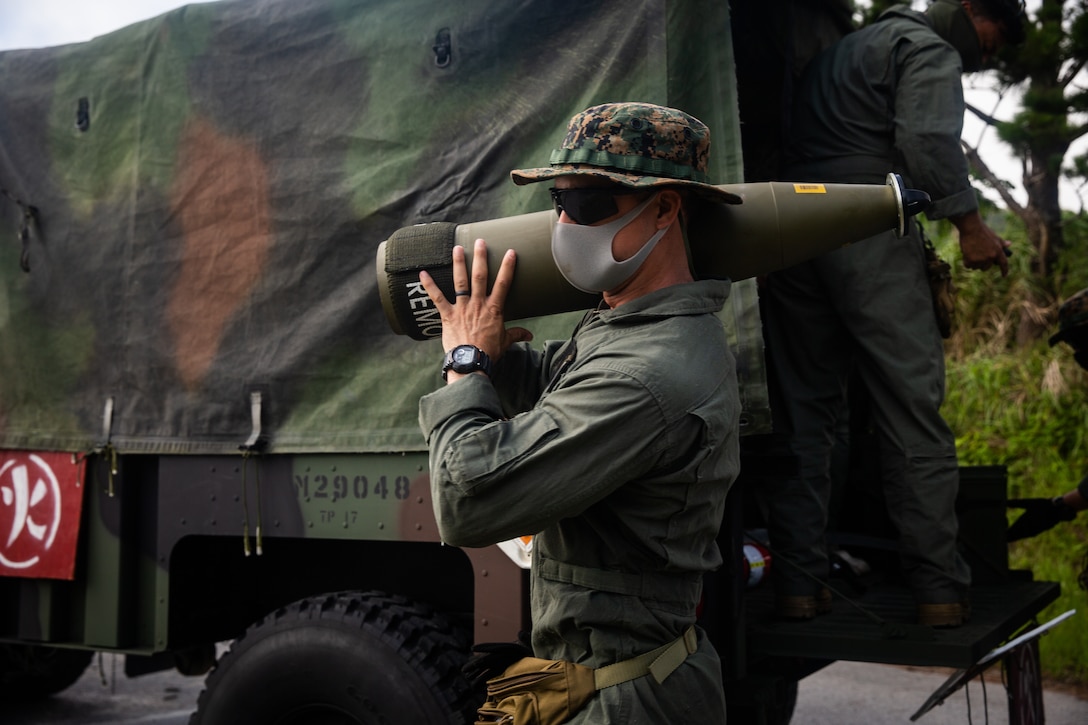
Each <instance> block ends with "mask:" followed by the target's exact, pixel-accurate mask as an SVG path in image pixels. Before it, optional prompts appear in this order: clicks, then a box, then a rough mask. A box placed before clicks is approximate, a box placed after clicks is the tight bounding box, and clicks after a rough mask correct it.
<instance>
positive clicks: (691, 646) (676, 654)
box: [593, 624, 699, 690]
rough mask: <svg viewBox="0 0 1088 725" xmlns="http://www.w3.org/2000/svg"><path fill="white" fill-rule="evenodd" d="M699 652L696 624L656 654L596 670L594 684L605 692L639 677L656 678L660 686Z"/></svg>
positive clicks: (660, 648)
mask: <svg viewBox="0 0 1088 725" xmlns="http://www.w3.org/2000/svg"><path fill="white" fill-rule="evenodd" d="M697 649H699V637H698V635H697V634H696V633H695V625H694V624H693V625H691V626H690V627H688V628H687V629H685V630H684V633H683V634H682V635H680V636H679V637H677V638H676V639H675V640H673V641H672V642H669V643H668V644H666V645H663V646H661V647H658V648H657V649H655V650H654V651H652V652H647V653H645V654H641V655H639V656H638V657H632V658H631V659H629V660H624V661H623V662H616V663H615V664H611V665H608V666H606V667H600V668H598V669H596V670H594V671H593V684H594V685H596V687H597V689H598V690H603V689H604V688H606V687H613V686H615V685H619V684H621V683H624V682H630V681H631V680H637V679H638V678H639V677H645V676H646V675H653V677H654V679H655V680H657V683H658V684H659V685H660V684H661V683H662V682H664V681H665V678H666V677H668V676H669V675H671V674H672V673H673V672H674V671H675V670H676V668H677V667H679V666H680V665H682V664H683V663H684V660H686V659H687V658H688V655H691V654H694V653H695V650H697Z"/></svg>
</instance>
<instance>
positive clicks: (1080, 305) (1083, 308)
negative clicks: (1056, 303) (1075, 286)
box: [1050, 288, 1088, 345]
mask: <svg viewBox="0 0 1088 725" xmlns="http://www.w3.org/2000/svg"><path fill="white" fill-rule="evenodd" d="M1085 326H1088V288H1086V289H1082V290H1081V291H1080V292H1076V293H1074V294H1073V296H1072V297H1070V298H1069V299H1067V300H1066V301H1065V302H1063V303H1062V306H1061V307H1059V308H1058V331H1057V332H1056V333H1054V334H1053V335H1051V337H1050V344H1051V345H1056V344H1058V343H1059V342H1062V341H1063V340H1066V339H1068V337H1069V336H1070V334H1072V332H1073V330H1075V329H1078V328H1081V327H1085Z"/></svg>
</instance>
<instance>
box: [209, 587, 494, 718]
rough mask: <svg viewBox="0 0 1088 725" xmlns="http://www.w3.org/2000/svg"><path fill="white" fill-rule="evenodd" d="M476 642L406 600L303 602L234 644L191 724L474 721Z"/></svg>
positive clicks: (356, 597) (353, 596)
mask: <svg viewBox="0 0 1088 725" xmlns="http://www.w3.org/2000/svg"><path fill="white" fill-rule="evenodd" d="M470 645H471V640H470V637H469V635H468V632H467V631H465V630H464V629H463V628H460V627H452V626H451V625H450V623H449V621H448V620H446V618H445V617H443V616H441V615H440V614H438V613H436V612H434V611H433V610H431V609H430V608H429V607H426V606H424V605H421V604H418V603H413V602H409V601H408V600H406V599H404V598H401V597H395V596H389V595H386V594H382V593H380V592H367V593H365V594H364V593H358V592H341V593H335V594H328V595H322V596H316V597H310V598H307V599H302V600H300V601H297V602H294V603H293V604H290V605H288V606H286V607H283V608H281V609H278V610H276V611H275V612H272V613H271V614H269V615H267V616H265V617H264V618H263V619H261V620H260V621H258V622H257V623H256V624H254V625H252V626H250V627H249V629H248V630H246V633H245V634H244V635H243V636H242V637H241V638H239V639H237V640H235V641H234V643H233V644H232V645H231V648H230V649H229V650H228V651H227V652H226V653H225V654H224V655H223V657H221V658H220V660H219V662H218V664H216V666H215V669H214V670H212V672H211V674H209V675H208V678H207V680H206V681H205V689H204V691H203V692H202V693H201V694H200V697H199V698H198V700H197V710H196V712H195V713H194V714H193V715H192V717H191V718H190V720H189V724H190V725H236V724H237V723H246V722H250V723H261V724H262V725H308V724H311V723H321V725H369V724H370V723H451V724H454V723H456V724H457V725H460V724H461V723H465V722H471V721H472V720H473V719H474V718H473V716H474V714H475V702H474V701H473V700H472V693H471V691H470V688H469V686H468V683H467V682H466V681H465V679H464V676H463V675H462V673H461V665H462V664H464V661H465V659H466V657H467V655H468V651H469V648H470Z"/></svg>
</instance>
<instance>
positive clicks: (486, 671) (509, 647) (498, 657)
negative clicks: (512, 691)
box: [461, 632, 533, 700]
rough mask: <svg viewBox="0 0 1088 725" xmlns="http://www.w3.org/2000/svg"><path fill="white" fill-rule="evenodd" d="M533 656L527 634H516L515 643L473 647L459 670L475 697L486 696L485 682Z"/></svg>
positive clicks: (487, 644) (492, 643) (497, 643)
mask: <svg viewBox="0 0 1088 725" xmlns="http://www.w3.org/2000/svg"><path fill="white" fill-rule="evenodd" d="M532 656H533V649H532V645H531V644H530V643H529V633H528V632H518V641H517V642H484V643H481V644H477V645H474V646H473V648H472V656H471V657H470V658H469V660H468V662H466V663H465V664H464V666H463V667H462V668H461V672H462V673H464V675H465V679H466V680H468V682H469V684H470V685H471V686H472V689H473V690H475V691H476V693H477V697H479V699H481V700H482V699H483V698H484V696H485V695H486V694H487V681H488V680H491V679H494V678H496V677H498V676H499V675H501V674H502V673H503V672H505V671H506V668H507V667H509V666H510V665H512V664H514V663H515V662H517V661H518V660H522V659H525V658H526V657H532Z"/></svg>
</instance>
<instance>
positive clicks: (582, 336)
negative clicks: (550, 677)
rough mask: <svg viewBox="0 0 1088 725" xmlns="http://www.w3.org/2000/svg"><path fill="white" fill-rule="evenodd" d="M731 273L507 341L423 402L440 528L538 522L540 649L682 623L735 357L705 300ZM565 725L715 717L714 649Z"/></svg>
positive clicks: (713, 523)
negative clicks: (492, 365) (497, 353)
mask: <svg viewBox="0 0 1088 725" xmlns="http://www.w3.org/2000/svg"><path fill="white" fill-rule="evenodd" d="M728 291H729V283H728V282H720V281H699V282H694V283H689V284H680V285H675V286H671V287H666V288H664V289H660V290H657V291H655V292H652V293H650V294H647V295H645V296H643V297H640V298H638V299H636V300H633V301H631V302H627V303H625V304H624V305H622V306H620V307H619V308H617V309H614V310H610V309H607V308H606V309H603V310H595V311H592V312H590V313H588V314H587V316H586V318H585V319H584V321H583V322H582V324H581V325H580V326H579V328H578V329H577V330H576V331H575V334H574V336H573V337H572V339H571V340H570V341H568V342H567V343H566V344H563V343H549V344H547V345H546V346H545V349H544V351H543V352H534V351H532V350H530V349H529V348H528V347H527V346H526V345H520V344H519V345H515V346H513V347H511V348H510V349H509V350H508V351H507V352H506V353H505V354H504V356H503V358H502V360H501V361H500V363H499V365H498V366H497V369H496V371H495V373H494V382H493V383H492V381H489V380H488V379H487V378H486V377H485V376H483V375H470V376H468V377H466V378H464V379H462V380H459V381H457V382H456V383H455V384H453V385H448V386H446V387H444V388H441V389H439V390H437V391H436V392H434V393H431V394H429V395H427V396H425V397H424V398H422V399H421V401H420V425H421V427H422V429H423V431H424V432H425V434H426V435H427V440H428V443H429V446H430V453H431V459H430V460H431V489H432V495H433V499H434V506H435V515H436V518H437V519H438V525H439V530H440V532H441V534H442V538H443V541H445V542H447V543H450V544H455V545H459V546H486V545H489V544H494V543H496V542H499V541H503V540H506V539H510V538H513V537H515V536H519V535H523V534H536V539H535V541H534V549H533V554H532V572H531V582H532V584H531V587H532V592H531V600H532V618H533V631H532V640H533V650H534V652H535V654H536V656H537V657H542V658H546V659H564V660H568V661H572V662H577V663H580V664H584V665H587V666H589V667H602V666H605V665H609V664H612V663H614V662H619V661H622V660H626V659H629V658H631V657H634V656H636V655H639V654H642V653H644V652H648V651H650V650H653V649H655V648H657V647H659V646H661V645H663V644H666V643H669V642H671V641H673V640H675V639H676V638H677V637H678V636H679V635H680V634H681V633H682V632H683V631H684V630H685V629H686V628H687V627H688V626H689V625H691V624H693V623H694V622H695V614H696V605H697V604H698V602H699V599H700V595H701V588H702V575H703V574H704V573H705V572H708V571H712V570H714V569H716V568H717V567H718V566H719V565H720V564H721V561H722V559H721V554H720V552H719V550H718V546H717V544H716V542H715V539H716V537H717V534H718V529H719V526H720V524H721V518H722V513H723V507H724V502H725V496H726V493H727V492H728V490H729V487H730V485H731V483H732V482H733V480H734V478H735V477H736V475H737V471H738V468H739V454H738V415H739V412H740V403H739V400H738V392H737V379H736V371H735V368H734V362H733V356H732V354H731V353H730V352H729V347H728V343H727V341H726V337H725V332H724V329H723V327H722V324H721V322H720V320H719V319H718V318H717V317H716V316H715V314H714V313H716V312H717V311H719V310H720V309H721V308H722V305H723V304H724V302H725V299H726V297H727V296H728ZM571 722H574V723H624V725H630V724H633V723H654V724H660V723H666V722H705V723H722V722H725V703H724V696H723V692H722V679H721V667H720V663H719V660H718V656H717V653H716V652H715V651H714V648H713V646H712V645H711V644H710V643H709V641H707V639H706V636H705V634H704V633H703V632H702V631H701V630H700V631H699V647H698V650H697V651H696V652H695V653H694V654H692V655H690V656H689V657H688V658H687V659H686V660H685V661H684V663H683V664H682V665H680V667H679V668H678V669H677V670H676V671H675V672H673V673H672V674H671V675H670V676H669V677H668V678H667V679H666V680H665V681H664V683H663V684H660V685H659V684H657V683H656V682H655V681H654V679H653V678H652V677H642V678H639V679H636V680H632V681H630V682H626V683H623V684H620V685H616V686H614V687H610V688H607V689H604V690H601V691H600V692H598V693H597V695H596V696H595V697H594V698H593V699H592V700H591V701H590V702H589V703H588V704H587V705H586V707H585V709H584V710H582V711H581V712H580V713H579V714H578V715H577V716H576V717H575V719H574V720H572V721H571Z"/></svg>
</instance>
